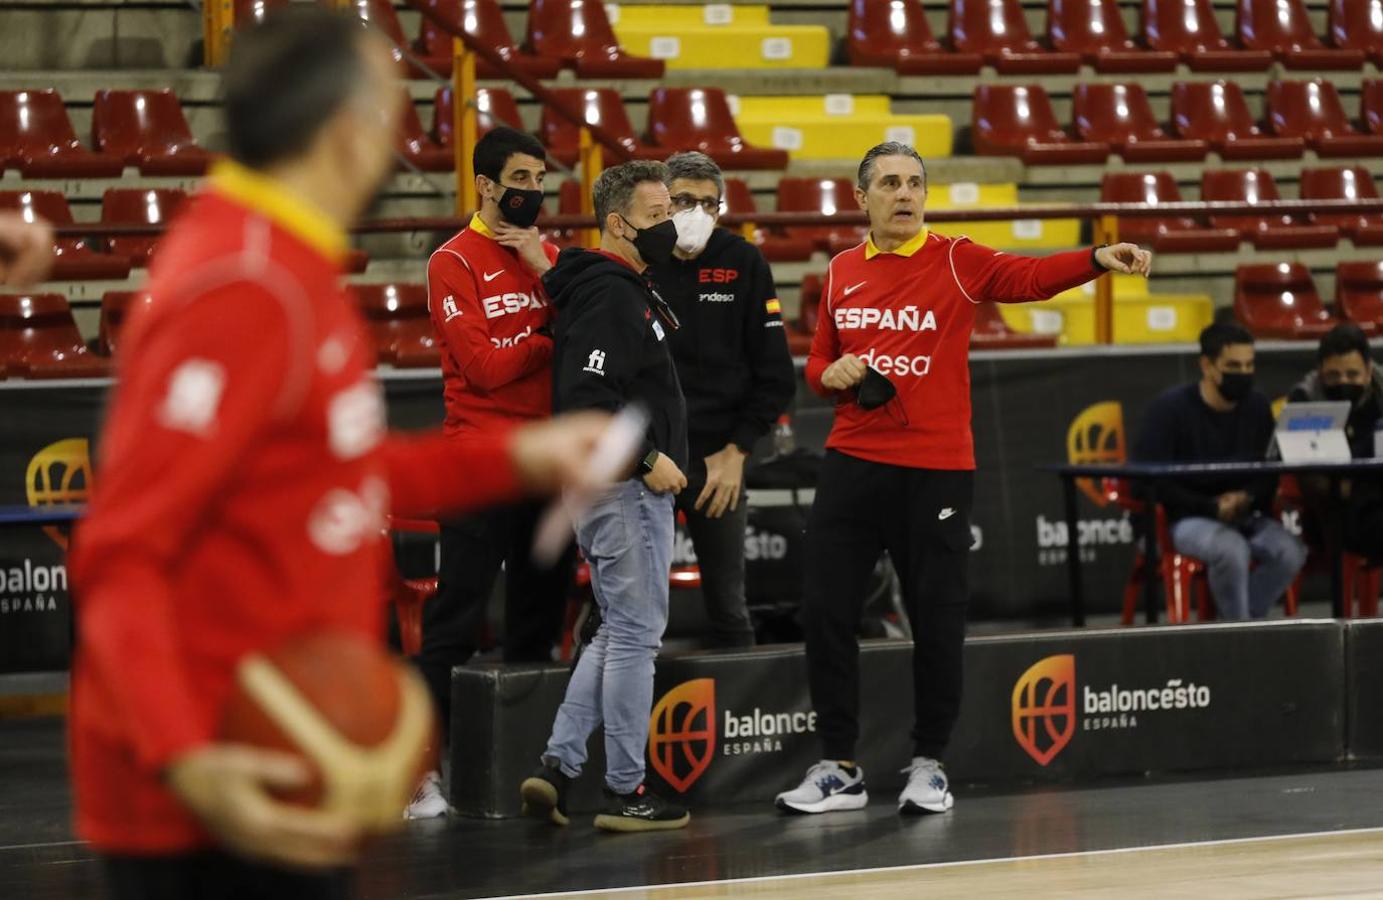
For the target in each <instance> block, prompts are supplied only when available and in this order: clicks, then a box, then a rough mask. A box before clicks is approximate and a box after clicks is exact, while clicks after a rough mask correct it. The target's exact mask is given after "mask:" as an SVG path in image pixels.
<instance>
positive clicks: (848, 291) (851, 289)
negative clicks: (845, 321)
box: [845, 281, 869, 297]
mask: <svg viewBox="0 0 1383 900" xmlns="http://www.w3.org/2000/svg"><path fill="white" fill-rule="evenodd" d="M868 283H869V282H867V281H861V282H860V283H859V284H852V285H850V286H849V287H848V288H846V289H845V296H847V297H848V296H850V295H851V294H853V293H855V291H858V290H859V289H860V288H862V287H864V286H865V285H866V284H868Z"/></svg>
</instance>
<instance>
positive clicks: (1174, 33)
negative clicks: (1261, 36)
mask: <svg viewBox="0 0 1383 900" xmlns="http://www.w3.org/2000/svg"><path fill="white" fill-rule="evenodd" d="M1143 39H1144V40H1146V41H1147V42H1148V46H1149V47H1151V48H1153V49H1154V50H1168V51H1171V52H1172V53H1176V54H1178V55H1179V56H1180V57H1181V61H1182V62H1184V63H1186V64H1187V65H1188V66H1190V68H1191V71H1193V72H1262V71H1264V70H1265V69H1267V68H1268V67H1269V66H1270V65H1272V62H1273V55H1272V54H1271V53H1269V52H1268V51H1266V50H1245V49H1243V48H1242V47H1236V46H1233V45H1231V44H1230V42H1229V41H1227V40H1225V38H1224V35H1223V34H1222V33H1221V32H1220V26H1219V23H1217V22H1216V21H1215V11H1214V9H1212V8H1211V5H1210V0H1143Z"/></svg>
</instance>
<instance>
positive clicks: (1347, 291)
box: [1335, 262, 1383, 333]
mask: <svg viewBox="0 0 1383 900" xmlns="http://www.w3.org/2000/svg"><path fill="white" fill-rule="evenodd" d="M1335 309H1336V311H1337V312H1338V313H1339V314H1340V316H1341V317H1342V318H1345V319H1349V320H1350V321H1351V322H1354V323H1355V324H1357V325H1359V326H1360V327H1361V328H1363V329H1364V330H1365V331H1368V332H1370V333H1377V332H1378V331H1380V330H1383V262H1342V263H1340V264H1339V265H1337V266H1336V267H1335Z"/></svg>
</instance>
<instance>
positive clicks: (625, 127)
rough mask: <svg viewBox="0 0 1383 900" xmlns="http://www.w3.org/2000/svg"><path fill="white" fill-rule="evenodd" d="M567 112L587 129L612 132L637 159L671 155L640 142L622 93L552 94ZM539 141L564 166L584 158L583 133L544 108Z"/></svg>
mask: <svg viewBox="0 0 1383 900" xmlns="http://www.w3.org/2000/svg"><path fill="white" fill-rule="evenodd" d="M552 93H553V94H554V95H555V96H556V97H557V98H558V100H559V101H560V102H561V103H563V104H564V105H565V106H566V108H567V109H568V110H569V111H570V112H571V113H574V114H576V115H579V116H581V118H582V119H583V120H584V121H585V122H586V124H588V125H597V126H599V127H601V128H603V129H605V130H606V131H608V132H610V133H611V134H612V135H614V136H615V138H616V139H617V140H618V141H619V143H620V146H622V147H624V149H626V150H628V151H629V152H630V153H631V154H633V156H634V158H635V159H664V158H666V157H667V155H668V151H666V150H660V149H659V148H657V147H650V146H648V145H647V144H645V143H644V142H643V141H640V140H639V138H638V134H637V132H635V131H634V126H633V125H632V124H630V122H629V114H628V113H627V112H625V109H624V101H623V100H621V99H620V96H619V91H617V90H614V89H613V88H589V89H583V88H561V89H554V90H553V92H552ZM539 137H540V138H541V140H542V142H543V146H544V147H546V148H547V152H548V155H549V156H551V157H552V158H553V159H555V160H557V161H558V162H560V163H561V164H562V165H564V166H568V167H570V166H574V165H575V164H576V160H577V158H578V157H579V156H580V155H581V146H580V145H581V129H580V128H578V127H577V126H576V125H574V124H572V123H571V122H570V121H569V120H567V119H566V118H564V117H563V116H561V115H558V113H557V111H556V110H555V109H553V108H552V107H550V106H544V107H543V121H542V125H541V127H540V128H539Z"/></svg>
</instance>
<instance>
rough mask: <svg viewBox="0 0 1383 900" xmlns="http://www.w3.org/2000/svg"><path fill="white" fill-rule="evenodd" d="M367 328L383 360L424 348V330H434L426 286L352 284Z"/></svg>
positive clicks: (391, 360)
mask: <svg viewBox="0 0 1383 900" xmlns="http://www.w3.org/2000/svg"><path fill="white" fill-rule="evenodd" d="M351 290H353V291H354V292H355V297H356V301H357V302H358V303H359V305H360V311H361V313H362V314H363V315H364V316H365V327H366V331H367V332H368V333H369V335H370V337H371V339H372V340H373V341H374V344H375V350H376V356H377V358H378V360H379V361H380V362H394V361H395V355H396V353H397V352H398V351H400V350H402V351H405V352H407V353H412V352H415V351H418V350H420V349H423V348H424V347H425V340H424V339H423V338H422V337H421V332H423V331H427V332H431V331H432V319H431V317H430V316H429V315H428V311H427V288H426V287H424V286H423V285H421V284H357V285H354V286H352V288H351Z"/></svg>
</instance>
